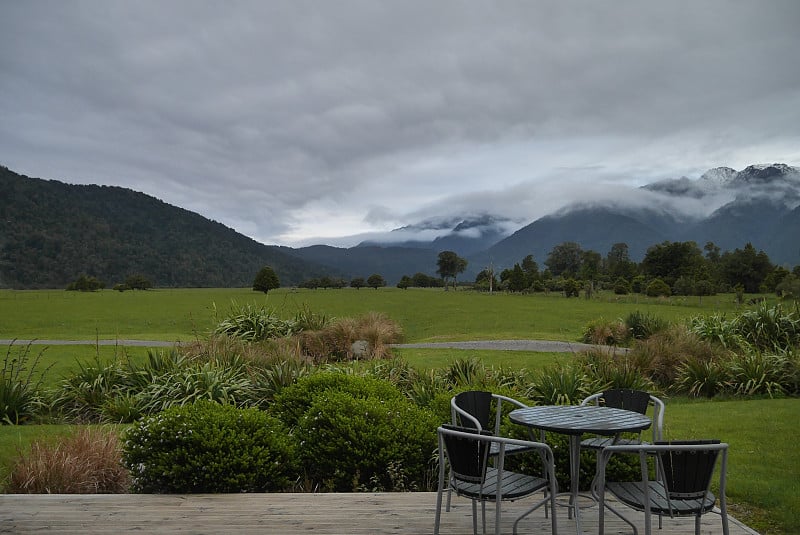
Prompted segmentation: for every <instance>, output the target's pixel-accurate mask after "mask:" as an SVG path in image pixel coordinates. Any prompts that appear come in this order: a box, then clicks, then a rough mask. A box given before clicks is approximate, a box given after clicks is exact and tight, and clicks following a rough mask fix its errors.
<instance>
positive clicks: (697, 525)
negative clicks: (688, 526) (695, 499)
mask: <svg viewBox="0 0 800 535" xmlns="http://www.w3.org/2000/svg"><path fill="white" fill-rule="evenodd" d="M694 535H700V513H697V516H695V517H694Z"/></svg>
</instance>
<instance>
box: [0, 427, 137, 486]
mask: <svg viewBox="0 0 800 535" xmlns="http://www.w3.org/2000/svg"><path fill="white" fill-rule="evenodd" d="M121 452H122V450H121V444H120V440H119V436H118V435H117V432H116V431H114V430H113V429H105V428H96V427H95V428H92V427H82V428H81V429H79V430H78V431H76V432H75V433H74V434H72V435H69V436H67V437H66V438H63V439H60V440H55V441H54V440H52V439H51V440H37V441H34V442H33V443H32V444H31V449H30V451H29V452H28V453H23V452H20V456H19V458H18V459H17V461H16V463H15V464H14V467H13V469H12V471H11V477H10V481H9V483H8V486H7V487H6V492H9V493H16V494H122V493H126V492H128V491H129V488H130V475H129V473H128V470H126V469H125V467H124V466H123V465H122V453H121Z"/></svg>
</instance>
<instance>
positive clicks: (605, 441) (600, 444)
mask: <svg viewBox="0 0 800 535" xmlns="http://www.w3.org/2000/svg"><path fill="white" fill-rule="evenodd" d="M639 444H649V442H642V441H640V440H637V439H635V438H620V439H618V440H617V441H616V442H614V437H592V438H587V439H586V440H582V441H581V448H585V449H590V450H602V449H603V448H605V447H606V446H611V445H615V446H636V445H639Z"/></svg>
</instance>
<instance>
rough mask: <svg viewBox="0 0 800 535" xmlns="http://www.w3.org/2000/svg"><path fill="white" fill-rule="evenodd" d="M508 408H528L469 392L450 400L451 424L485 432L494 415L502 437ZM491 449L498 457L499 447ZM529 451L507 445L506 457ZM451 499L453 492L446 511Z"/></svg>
mask: <svg viewBox="0 0 800 535" xmlns="http://www.w3.org/2000/svg"><path fill="white" fill-rule="evenodd" d="M506 406H510V407H511V409H512V410H513V409H516V408H520V407H527V405H525V404H524V403H522V402H521V401H517V400H516V399H513V398H510V397H507V396H502V395H500V394H494V393H492V392H486V391H483V390H467V391H464V392H460V393H458V394H456V395H455V396H453V397H452V398H451V399H450V416H451V422H450V423H451V424H452V425H455V426H461V427H468V428H471V429H477V430H478V431H483V430H487V429H489V428H490V427H492V425H491V419H492V414H494V426H493V429H494V434H495V435H496V436H500V434H501V433H500V424H501V423H502V420H503V412H504V410H505V409H506ZM490 447H491V449H490V450H489V455H490V456H491V457H495V456H497V454H498V452H499V445H498V444H497V443H492V444H490ZM529 449H530V448H527V447H525V446H520V445H515V444H507V445H506V455H513V454H515V453H522V452H524V451H527V450H529ZM450 498H451V492H449V491H448V493H447V507H446V508H445V511H449V510H450Z"/></svg>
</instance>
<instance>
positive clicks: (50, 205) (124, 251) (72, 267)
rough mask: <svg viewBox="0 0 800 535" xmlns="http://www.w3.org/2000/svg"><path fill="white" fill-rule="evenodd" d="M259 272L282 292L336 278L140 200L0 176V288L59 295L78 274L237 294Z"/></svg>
mask: <svg viewBox="0 0 800 535" xmlns="http://www.w3.org/2000/svg"><path fill="white" fill-rule="evenodd" d="M264 265H269V266H271V267H272V268H273V269H274V270H275V272H276V273H277V274H278V277H279V279H280V281H281V284H283V285H292V284H297V283H299V282H301V281H303V280H306V279H308V278H310V277H318V276H321V275H331V274H332V273H331V270H330V268H322V267H321V266H319V265H316V264H314V263H311V262H307V261H304V260H302V259H300V258H297V257H296V256H293V255H289V254H286V252H284V251H283V250H282V249H281V248H279V247H271V246H266V245H263V244H261V243H258V242H256V241H255V240H252V239H250V238H248V237H246V236H243V235H241V234H239V233H237V232H236V231H234V230H233V229H231V228H228V227H226V226H224V225H222V224H220V223H217V222H214V221H210V220H208V219H206V218H204V217H202V216H200V215H198V214H196V213H193V212H189V211H188V210H184V209H182V208H178V207H176V206H172V205H169V204H167V203H165V202H162V201H160V200H158V199H156V198H154V197H151V196H149V195H145V194H143V193H138V192H135V191H132V190H129V189H125V188H120V187H112V186H95V185H90V186H83V185H70V184H65V183H63V182H57V181H54V180H41V179H37V178H29V177H26V176H22V175H19V174H17V173H14V172H13V171H11V170H9V169H7V168H5V167H0V287H2V288H61V287H65V286H66V285H67V284H68V283H69V282H71V281H73V280H75V279H76V277H78V276H79V275H81V274H85V275H87V276H92V277H96V278H97V279H99V280H100V281H102V282H104V283H105V284H106V285H107V286H109V287H110V286H113V285H114V284H116V283H120V282H123V281H124V280H125V279H126V278H127V277H128V276H130V275H133V274H138V275H142V276H144V277H146V278H147V279H149V280H150V281H151V282H152V283H153V284H154V285H155V286H171V287H243V286H250V285H251V284H252V283H253V278H254V277H255V274H256V273H257V272H258V270H259V269H260V268H261V267H263V266H264Z"/></svg>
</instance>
